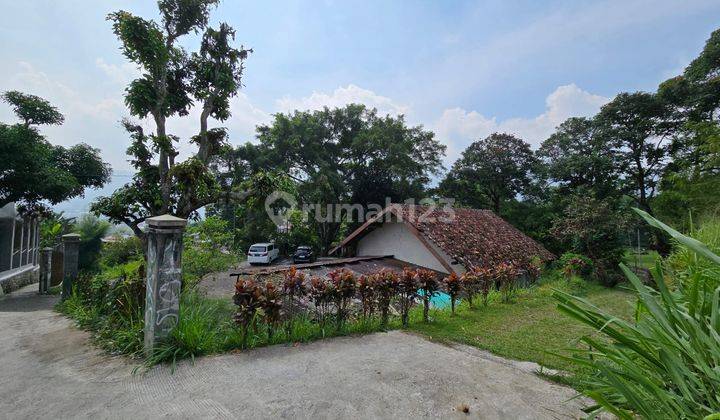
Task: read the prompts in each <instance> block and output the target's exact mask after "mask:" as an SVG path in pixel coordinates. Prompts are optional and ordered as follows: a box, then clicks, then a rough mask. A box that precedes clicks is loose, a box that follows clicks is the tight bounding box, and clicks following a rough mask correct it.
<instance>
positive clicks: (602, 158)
mask: <svg viewBox="0 0 720 420" xmlns="http://www.w3.org/2000/svg"><path fill="white" fill-rule="evenodd" d="M537 156H538V157H539V158H540V159H541V160H542V163H543V165H541V166H540V168H542V170H541V171H540V172H542V175H544V176H545V177H546V178H547V179H548V180H549V181H550V182H551V183H552V184H554V185H556V186H557V187H558V188H559V190H560V192H561V193H566V194H567V193H572V192H573V191H575V190H577V189H578V188H583V189H584V190H587V191H592V192H593V193H594V194H595V195H596V196H597V197H600V198H602V197H606V196H608V195H613V194H617V190H618V181H619V178H618V177H619V174H618V172H619V171H618V160H617V152H616V150H615V148H614V147H613V145H612V143H611V142H609V141H608V138H607V137H606V136H604V135H603V133H602V131H601V130H599V129H598V124H597V122H596V121H595V120H594V119H590V118H570V119H568V120H566V121H565V122H563V123H562V124H560V126H558V127H557V130H556V131H555V133H553V134H552V135H551V136H550V137H549V138H548V139H547V140H545V141H544V142H543V143H542V145H541V146H540V148H539V149H538V151H537Z"/></svg>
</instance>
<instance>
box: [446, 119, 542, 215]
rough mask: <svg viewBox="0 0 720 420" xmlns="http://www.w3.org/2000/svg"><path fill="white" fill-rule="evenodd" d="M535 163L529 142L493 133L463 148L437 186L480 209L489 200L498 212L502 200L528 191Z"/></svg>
mask: <svg viewBox="0 0 720 420" xmlns="http://www.w3.org/2000/svg"><path fill="white" fill-rule="evenodd" d="M535 164H536V158H535V156H534V155H533V153H532V151H531V150H530V145H529V144H527V143H526V142H524V141H523V140H521V139H519V138H517V137H515V136H512V135H509V134H499V133H494V134H491V135H490V136H488V137H487V138H485V139H483V140H478V141H476V142H474V143H473V144H471V145H470V146H469V147H468V148H467V149H465V151H464V152H463V154H462V157H461V158H460V159H459V160H458V161H457V162H455V164H453V167H452V169H451V171H450V172H449V173H448V174H447V176H446V178H445V179H444V180H443V181H442V183H441V184H440V189H441V190H442V191H443V193H444V194H445V195H446V196H448V197H455V198H456V199H457V200H459V201H460V202H461V203H463V204H465V205H469V206H473V207H478V208H482V207H485V203H489V204H490V205H491V207H492V209H493V210H494V211H495V213H497V214H500V211H501V204H502V203H503V202H505V201H508V200H512V199H514V197H515V196H516V195H518V194H523V193H525V192H527V190H528V188H529V186H530V181H531V179H530V178H531V172H532V170H533V167H534V166H535Z"/></svg>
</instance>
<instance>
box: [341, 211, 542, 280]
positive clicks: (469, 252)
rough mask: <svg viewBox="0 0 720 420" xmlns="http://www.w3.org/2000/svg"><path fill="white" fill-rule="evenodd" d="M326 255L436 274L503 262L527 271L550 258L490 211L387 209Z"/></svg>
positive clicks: (493, 265)
mask: <svg viewBox="0 0 720 420" xmlns="http://www.w3.org/2000/svg"><path fill="white" fill-rule="evenodd" d="M330 254H331V255H337V256H345V257H369V256H389V255H392V257H393V258H394V259H395V260H399V261H401V262H405V263H408V264H412V265H414V266H420V267H425V268H428V269H431V270H435V271H437V272H441V273H447V274H449V273H451V272H455V273H457V274H462V273H464V272H465V271H467V270H471V269H474V268H480V267H484V268H492V267H495V266H496V265H497V264H499V263H502V262H511V263H513V264H515V265H517V266H519V267H521V268H522V267H527V266H528V265H529V264H531V263H532V262H533V260H535V259H538V260H540V261H543V262H547V261H549V260H552V259H554V258H555V257H554V255H553V254H552V253H550V252H549V251H548V250H546V249H545V248H544V247H543V246H542V245H540V244H539V243H537V242H535V241H534V240H532V239H531V238H530V237H528V236H527V235H525V234H523V233H522V232H520V231H519V230H517V229H516V228H515V227H513V226H512V225H511V224H510V223H508V222H506V221H505V220H503V219H502V218H501V217H499V216H497V215H496V214H494V213H493V212H492V211H490V210H478V209H467V208H451V207H429V206H419V205H410V204H391V205H389V206H388V207H386V208H385V209H383V210H382V211H381V212H379V213H378V214H377V215H375V216H374V217H372V218H370V219H369V220H367V221H366V222H365V223H364V224H363V225H362V226H360V227H359V228H358V229H356V230H355V231H354V232H352V233H351V234H350V235H348V237H347V238H345V239H344V240H343V241H342V242H341V243H340V244H339V245H338V246H337V247H335V248H334V249H332V250H331V251H330Z"/></svg>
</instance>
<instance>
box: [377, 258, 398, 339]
mask: <svg viewBox="0 0 720 420" xmlns="http://www.w3.org/2000/svg"><path fill="white" fill-rule="evenodd" d="M398 283H399V279H398V276H397V274H396V273H395V272H393V271H391V270H387V269H382V270H380V271H379V272H378V273H376V274H375V285H376V287H377V293H378V308H379V309H380V319H381V324H382V326H383V327H385V326H387V324H388V319H389V316H390V303H391V302H392V299H393V297H395V294H396V293H397V289H398Z"/></svg>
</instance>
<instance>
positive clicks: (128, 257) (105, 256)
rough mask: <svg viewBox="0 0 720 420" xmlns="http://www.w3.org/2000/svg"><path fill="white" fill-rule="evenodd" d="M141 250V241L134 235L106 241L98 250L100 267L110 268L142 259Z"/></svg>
mask: <svg viewBox="0 0 720 420" xmlns="http://www.w3.org/2000/svg"><path fill="white" fill-rule="evenodd" d="M143 251H144V250H143V246H142V242H140V239H138V238H137V237H135V236H129V237H127V238H118V239H117V240H114V241H112V242H106V243H104V244H103V247H102V250H101V251H100V267H103V268H110V267H114V266H117V265H122V264H126V263H128V262H130V261H134V260H139V259H142V257H143Z"/></svg>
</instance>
